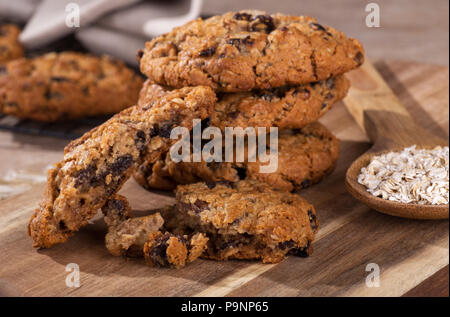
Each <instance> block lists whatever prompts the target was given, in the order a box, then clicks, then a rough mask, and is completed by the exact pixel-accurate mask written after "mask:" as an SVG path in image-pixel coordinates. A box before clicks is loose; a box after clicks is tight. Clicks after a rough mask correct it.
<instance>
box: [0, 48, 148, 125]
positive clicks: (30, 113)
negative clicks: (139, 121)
mask: <svg viewBox="0 0 450 317" xmlns="http://www.w3.org/2000/svg"><path fill="white" fill-rule="evenodd" d="M142 82H143V80H142V78H141V77H140V76H139V75H137V74H136V73H134V71H132V70H131V69H129V68H128V67H126V66H125V64H124V63H122V62H120V61H117V60H114V59H112V58H110V57H108V56H102V57H95V56H91V55H86V54H81V53H72V52H64V53H49V54H46V55H43V56H40V57H36V58H32V59H27V58H21V59H18V60H14V61H11V62H9V63H8V64H6V65H5V66H4V67H3V69H2V71H0V113H4V114H9V115H13V116H15V117H18V118H21V119H32V120H38V121H46V122H52V121H58V120H68V119H74V118H80V117H88V116H97V115H108V114H115V113H117V112H120V111H121V110H123V109H125V108H128V107H130V106H132V105H134V104H136V101H137V99H138V95H139V90H140V89H141V88H142Z"/></svg>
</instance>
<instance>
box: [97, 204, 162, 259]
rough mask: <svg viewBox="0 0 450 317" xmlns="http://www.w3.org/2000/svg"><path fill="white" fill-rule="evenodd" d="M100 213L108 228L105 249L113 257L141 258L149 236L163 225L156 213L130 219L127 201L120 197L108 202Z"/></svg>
mask: <svg viewBox="0 0 450 317" xmlns="http://www.w3.org/2000/svg"><path fill="white" fill-rule="evenodd" d="M102 211H103V214H104V215H105V218H104V219H105V222H106V225H107V226H108V233H107V234H106V237H105V244H106V248H107V249H108V250H109V252H110V253H111V254H112V255H114V256H127V257H143V256H144V253H143V249H144V244H145V242H146V241H147V239H148V236H149V234H151V233H154V232H158V231H159V230H160V229H161V227H162V226H163V224H164V220H163V218H162V217H161V215H160V214H159V213H158V212H155V213H153V214H150V215H147V216H142V217H135V218H132V217H131V208H130V205H129V204H128V201H127V200H126V198H125V197H123V196H120V195H116V197H114V198H112V199H111V200H109V201H108V202H107V203H106V204H105V205H104V206H103V207H102Z"/></svg>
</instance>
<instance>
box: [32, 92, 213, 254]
mask: <svg viewBox="0 0 450 317" xmlns="http://www.w3.org/2000/svg"><path fill="white" fill-rule="evenodd" d="M215 100H216V96H215V94H214V92H213V91H212V90H211V89H210V88H209V87H202V86H199V87H194V88H188V87H187V88H183V89H179V90H174V91H172V92H171V93H170V94H168V95H166V96H164V97H162V98H160V99H158V100H155V102H153V104H152V106H145V107H140V106H135V107H131V108H128V109H125V110H123V111H122V112H121V113H119V114H117V115H115V116H114V117H112V118H111V119H110V120H108V121H107V122H105V123H104V124H102V125H100V126H99V127H97V128H95V129H93V130H91V131H89V132H88V133H86V134H85V135H83V136H82V137H81V138H79V139H77V140H75V141H72V142H71V143H70V144H69V145H68V146H67V147H66V148H65V150H64V157H63V160H62V161H61V162H59V163H56V164H55V165H54V167H53V168H52V169H51V170H50V171H49V173H48V178H47V190H46V192H45V194H44V199H43V201H42V203H41V205H40V207H39V208H38V209H36V210H35V212H34V213H33V215H32V217H31V219H30V223H29V225H28V232H29V235H30V236H31V238H32V239H33V241H34V246H35V247H41V248H46V247H51V246H52V245H54V244H57V243H61V242H65V241H66V240H67V239H68V238H69V237H70V236H71V235H73V234H74V233H75V232H76V231H78V230H79V229H80V228H81V227H82V226H84V225H86V223H87V221H88V220H89V219H90V218H92V217H93V216H94V215H95V214H96V213H97V211H98V209H99V208H101V207H103V205H104V204H105V203H106V202H107V201H108V200H109V199H110V198H111V197H113V196H114V195H115V194H116V193H117V191H118V190H119V189H120V188H121V187H122V185H123V184H124V183H125V181H126V180H127V179H128V178H129V177H130V176H131V175H132V173H133V171H134V169H135V167H137V166H138V165H140V164H142V162H143V161H144V159H145V160H146V161H150V162H151V161H152V160H157V159H158V158H159V157H160V156H161V155H162V154H164V153H165V152H167V151H168V150H169V148H170V146H171V145H172V144H174V142H175V141H176V140H172V139H170V131H171V129H172V128H173V127H176V126H183V127H186V128H188V129H191V128H192V124H193V119H197V118H200V119H204V118H206V117H208V116H209V115H210V113H211V111H212V107H213V105H214V103H215Z"/></svg>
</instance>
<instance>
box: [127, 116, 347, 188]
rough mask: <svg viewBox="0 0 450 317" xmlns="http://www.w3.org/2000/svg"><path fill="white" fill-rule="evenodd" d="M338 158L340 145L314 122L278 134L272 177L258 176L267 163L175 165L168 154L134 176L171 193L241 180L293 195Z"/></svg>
mask: <svg viewBox="0 0 450 317" xmlns="http://www.w3.org/2000/svg"><path fill="white" fill-rule="evenodd" d="M245 152H247V149H245ZM223 153H225V151H224V150H223ZM338 156H339V141H338V140H337V139H336V137H335V136H334V135H333V134H332V133H331V132H330V131H328V130H327V129H326V128H325V127H324V126H323V125H322V124H320V123H318V122H315V123H311V124H309V125H307V126H306V127H304V128H303V129H301V130H286V131H281V132H280V134H279V138H278V169H277V170H276V171H275V172H273V173H260V172H259V169H260V167H261V166H264V165H267V163H262V162H260V161H258V160H257V161H256V162H243V163H230V162H225V161H223V162H210V163H206V162H205V161H202V162H179V163H175V162H174V161H172V159H171V157H170V153H169V152H168V153H167V154H166V156H165V157H162V158H161V159H159V160H157V161H156V162H154V163H151V164H148V163H147V162H145V163H144V164H142V165H141V166H139V168H138V169H137V170H136V172H135V174H134V176H135V179H136V181H137V182H138V183H139V184H140V185H141V186H143V187H145V188H147V189H151V188H154V189H163V190H172V189H174V188H175V187H176V185H177V184H191V183H196V182H199V181H206V182H216V181H231V182H237V181H239V180H242V179H256V180H259V181H261V182H265V183H267V184H269V185H270V186H271V187H272V188H275V189H280V190H286V191H293V190H299V189H302V188H305V187H308V186H310V185H312V184H314V183H317V182H319V181H320V180H322V179H323V178H324V177H325V176H327V175H328V174H330V173H331V172H332V171H333V170H334V167H335V165H336V161H337V159H338Z"/></svg>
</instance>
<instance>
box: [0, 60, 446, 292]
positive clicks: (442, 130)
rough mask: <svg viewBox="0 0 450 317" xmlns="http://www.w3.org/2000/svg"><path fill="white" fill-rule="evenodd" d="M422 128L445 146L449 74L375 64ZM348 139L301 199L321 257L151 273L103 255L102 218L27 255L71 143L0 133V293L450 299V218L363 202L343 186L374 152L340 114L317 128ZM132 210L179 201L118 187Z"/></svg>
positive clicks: (341, 110) (132, 186) (338, 110)
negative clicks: (314, 216)
mask: <svg viewBox="0 0 450 317" xmlns="http://www.w3.org/2000/svg"><path fill="white" fill-rule="evenodd" d="M375 65H376V67H377V69H378V70H379V71H380V72H381V74H382V75H383V77H384V78H385V80H386V81H387V82H388V83H389V85H390V86H391V87H392V89H393V91H394V92H395V93H396V94H397V96H398V97H399V99H400V100H401V101H402V102H403V103H404V105H405V106H406V107H407V109H408V110H409V111H410V112H411V114H412V115H413V117H414V118H415V119H416V120H417V122H418V123H419V124H420V125H422V126H423V127H424V128H426V129H428V130H430V131H431V132H433V133H435V134H436V135H439V136H442V137H446V138H448V133H449V131H448V113H449V105H448V96H449V95H448V88H449V86H448V68H447V67H441V66H432V65H425V64H417V63H412V62H394V61H391V62H383V61H379V62H377V63H375ZM322 122H323V123H324V124H326V125H327V126H328V127H329V128H330V130H332V131H333V132H334V133H335V134H336V135H337V136H338V138H339V139H340V140H341V158H340V159H339V162H338V166H337V168H336V171H335V172H334V173H333V174H332V175H331V176H330V177H329V178H327V179H326V180H324V181H323V182H322V183H320V184H318V185H316V186H313V187H311V188H309V189H307V190H304V191H302V193H301V194H302V196H304V197H305V198H307V199H308V200H309V201H311V202H312V203H314V204H315V206H316V208H317V210H318V216H319V219H320V221H321V229H320V231H319V234H318V237H317V239H316V241H315V242H314V250H315V251H314V254H313V255H312V256H311V257H309V258H307V259H304V258H297V257H289V258H288V259H286V260H285V261H283V262H282V263H280V264H277V265H264V264H260V263H255V262H246V261H228V262H213V261H206V260H198V261H196V262H194V263H193V264H191V265H189V266H188V267H186V268H184V269H182V270H170V269H159V268H149V267H147V266H145V265H144V263H143V261H141V260H128V261H127V260H125V259H123V258H115V257H112V256H110V255H109V254H108V252H107V251H106V249H105V247H104V243H103V239H104V234H105V226H104V223H103V221H102V220H101V219H97V220H96V221H94V224H92V225H88V226H87V227H86V228H84V229H83V230H81V231H80V232H79V233H78V234H77V235H75V236H74V237H73V238H71V239H70V240H69V241H68V242H67V243H65V244H62V245H58V246H56V247H54V248H52V249H49V250H40V251H37V250H35V249H33V248H32V247H31V240H30V239H29V237H28V236H27V234H26V224H27V222H28V218H29V216H30V214H31V211H32V210H33V209H34V208H35V207H36V206H37V204H38V202H39V199H40V197H41V194H42V191H43V189H44V183H43V182H44V180H45V170H46V168H47V167H48V166H49V164H51V163H53V162H56V161H57V160H59V159H60V158H61V157H62V149H63V146H64V144H65V143H66V142H65V141H61V140H57V139H51V138H38V137H33V136H25V135H19V134H11V133H6V132H0V241H1V244H0V254H1V259H2V265H1V266H0V295H25V296H61V295H62V296H85V295H91V296H97V295H113V296H115V295H125V296H204V295H210V296H270V295H277V296H372V295H374V296H448V294H449V291H448V281H449V278H448V276H449V273H448V272H449V267H448V263H449V252H448V250H449V249H448V242H449V235H448V229H449V227H448V221H415V220H407V219H400V218H395V217H390V216H387V215H383V214H379V213H377V212H375V211H373V210H369V209H368V208H367V207H365V206H364V205H361V204H359V203H358V202H357V201H356V200H354V199H353V198H352V197H351V196H350V195H349V194H348V193H347V192H346V191H345V187H344V182H343V181H344V174H345V171H346V169H347V167H348V166H349V165H350V163H351V161H352V160H353V159H355V158H356V157H358V156H359V155H360V154H361V153H363V152H364V151H366V150H367V149H368V148H369V146H370V145H369V144H368V143H367V138H366V136H365V135H364V133H363V132H362V131H361V130H360V129H359V127H358V126H357V125H356V123H355V122H354V120H353V118H352V117H351V116H350V115H349V114H348V113H347V111H346V109H345V107H343V106H342V105H339V106H336V107H335V108H334V109H333V110H331V111H330V113H328V114H327V115H326V116H325V117H324V118H323V120H322ZM122 192H123V193H125V195H127V196H128V197H129V199H130V201H131V203H132V206H133V208H134V209H151V208H155V207H159V206H162V205H165V204H169V203H172V202H173V197H172V196H171V195H170V194H168V193H163V192H157V193H149V192H146V191H145V190H143V189H142V188H140V187H139V186H137V184H136V183H135V182H133V181H130V182H128V183H127V184H126V186H125V188H124V189H123V190H122ZM68 263H77V264H78V265H79V266H80V269H81V287H80V288H68V287H67V286H66V285H65V278H66V275H67V274H68V273H67V272H66V271H65V267H66V265H67V264H68ZM369 263H377V264H378V265H379V266H380V269H381V275H380V287H379V288H368V287H367V286H366V284H365V279H366V276H367V274H368V273H367V272H366V271H365V268H366V265H367V264H369Z"/></svg>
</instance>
